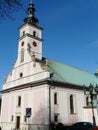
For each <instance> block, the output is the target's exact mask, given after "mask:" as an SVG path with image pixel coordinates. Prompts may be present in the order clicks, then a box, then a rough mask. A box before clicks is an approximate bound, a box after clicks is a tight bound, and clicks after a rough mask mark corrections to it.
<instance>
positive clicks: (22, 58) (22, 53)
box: [20, 48, 24, 62]
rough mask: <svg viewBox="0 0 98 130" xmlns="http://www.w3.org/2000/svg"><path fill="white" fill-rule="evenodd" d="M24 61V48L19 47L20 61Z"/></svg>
mask: <svg viewBox="0 0 98 130" xmlns="http://www.w3.org/2000/svg"><path fill="white" fill-rule="evenodd" d="M23 61H24V49H23V48H22V49H21V60H20V62H23Z"/></svg>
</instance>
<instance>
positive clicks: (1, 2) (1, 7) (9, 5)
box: [0, 0, 22, 19]
mask: <svg viewBox="0 0 98 130" xmlns="http://www.w3.org/2000/svg"><path fill="white" fill-rule="evenodd" d="M19 8H22V4H21V0H0V19H1V18H4V17H8V18H11V19H12V18H13V17H12V14H13V12H15V11H17V9H19Z"/></svg>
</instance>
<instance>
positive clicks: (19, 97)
mask: <svg viewBox="0 0 98 130" xmlns="http://www.w3.org/2000/svg"><path fill="white" fill-rule="evenodd" d="M17 105H18V107H20V106H21V96H18V104H17Z"/></svg>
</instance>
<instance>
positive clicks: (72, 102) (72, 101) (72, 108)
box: [70, 95, 74, 114]
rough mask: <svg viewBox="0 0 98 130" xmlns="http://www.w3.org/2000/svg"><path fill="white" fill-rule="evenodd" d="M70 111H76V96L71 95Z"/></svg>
mask: <svg viewBox="0 0 98 130" xmlns="http://www.w3.org/2000/svg"><path fill="white" fill-rule="evenodd" d="M70 113H71V114H73V113H74V96H73V95H70Z"/></svg>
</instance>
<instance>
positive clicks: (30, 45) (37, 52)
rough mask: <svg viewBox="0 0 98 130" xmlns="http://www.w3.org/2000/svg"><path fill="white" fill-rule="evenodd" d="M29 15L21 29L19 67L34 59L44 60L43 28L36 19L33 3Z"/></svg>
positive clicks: (29, 8) (30, 5)
mask: <svg viewBox="0 0 98 130" xmlns="http://www.w3.org/2000/svg"><path fill="white" fill-rule="evenodd" d="M27 12H28V15H27V17H26V18H24V24H23V25H22V26H21V27H20V28H19V31H20V37H19V45H18V65H19V64H21V63H26V62H30V61H31V60H32V57H33V58H36V59H39V60H41V59H42V30H43V29H42V28H41V27H40V26H39V21H38V19H37V18H36V17H35V14H34V13H35V8H34V4H33V2H30V4H29V7H28V9H27Z"/></svg>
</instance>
